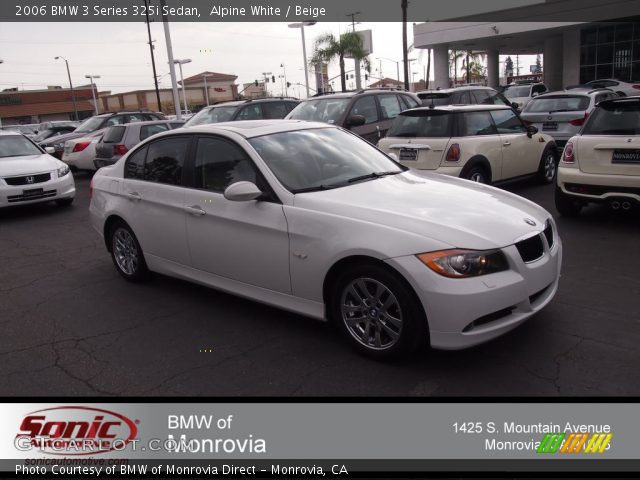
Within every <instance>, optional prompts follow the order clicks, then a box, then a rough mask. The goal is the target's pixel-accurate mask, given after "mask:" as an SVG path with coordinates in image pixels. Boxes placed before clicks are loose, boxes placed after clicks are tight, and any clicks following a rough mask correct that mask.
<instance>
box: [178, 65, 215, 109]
mask: <svg viewBox="0 0 640 480" xmlns="http://www.w3.org/2000/svg"><path fill="white" fill-rule="evenodd" d="M208 76H209V75H207V74H206V73H205V74H204V75H202V78H203V79H204V98H205V99H206V101H207V107H208V106H209V88H207V77H208ZM183 87H184V85H183Z"/></svg>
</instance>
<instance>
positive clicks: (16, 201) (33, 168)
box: [0, 131, 76, 208]
mask: <svg viewBox="0 0 640 480" xmlns="http://www.w3.org/2000/svg"><path fill="white" fill-rule="evenodd" d="M75 194H76V188H75V183H74V181H73V175H72V174H71V172H70V171H69V167H68V166H67V165H65V164H64V163H62V162H61V161H60V160H58V159H57V158H54V157H52V156H51V155H49V153H47V152H45V151H44V150H43V149H42V148H41V147H39V146H38V145H36V144H35V143H33V142H32V141H31V140H29V139H28V138H26V137H25V136H24V135H22V134H21V133H17V132H1V131H0V208H2V207H10V206H14V205H24V204H28V203H38V202H49V201H52V200H54V201H55V202H56V203H57V204H58V205H61V206H62V205H70V204H71V203H72V202H73V199H74V197H75Z"/></svg>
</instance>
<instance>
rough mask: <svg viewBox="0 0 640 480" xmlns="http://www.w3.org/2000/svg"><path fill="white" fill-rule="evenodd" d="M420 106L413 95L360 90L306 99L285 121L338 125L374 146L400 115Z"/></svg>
mask: <svg viewBox="0 0 640 480" xmlns="http://www.w3.org/2000/svg"><path fill="white" fill-rule="evenodd" d="M419 105H420V99H419V98H418V97H417V96H416V95H415V94H413V93H409V92H405V91H397V90H360V91H358V92H347V93H335V94H331V95H323V96H319V97H313V98H309V99H307V100H305V101H304V102H302V103H300V105H298V106H297V107H296V108H294V109H293V111H292V112H291V113H290V114H289V115H287V117H286V118H287V119H292V120H307V121H312V122H324V123H330V124H331V125H338V126H340V127H344V128H347V129H349V130H351V131H352V132H353V133H356V134H358V135H359V136H361V137H362V138H364V139H365V140H368V141H369V142H371V143H373V144H374V145H375V144H376V143H378V140H380V139H381V138H382V137H384V136H385V135H386V134H387V130H389V128H390V127H391V124H392V123H393V119H394V118H396V117H397V116H398V115H399V114H400V112H403V111H404V110H407V109H408V108H415V107H417V106H419Z"/></svg>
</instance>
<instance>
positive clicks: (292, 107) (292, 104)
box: [284, 102, 298, 113]
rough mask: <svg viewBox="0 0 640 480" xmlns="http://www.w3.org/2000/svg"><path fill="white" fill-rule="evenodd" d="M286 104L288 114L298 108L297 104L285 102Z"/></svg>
mask: <svg viewBox="0 0 640 480" xmlns="http://www.w3.org/2000/svg"><path fill="white" fill-rule="evenodd" d="M284 104H285V106H286V107H287V113H289V112H290V111H291V110H293V109H294V108H296V107H297V106H298V104H297V103H296V102H284Z"/></svg>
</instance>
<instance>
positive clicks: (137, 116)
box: [127, 113, 151, 123]
mask: <svg viewBox="0 0 640 480" xmlns="http://www.w3.org/2000/svg"><path fill="white" fill-rule="evenodd" d="M144 120H146V119H145V118H144V115H142V114H141V113H130V114H129V115H127V123H135V122H143V121H144ZM149 120H151V119H149Z"/></svg>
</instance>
